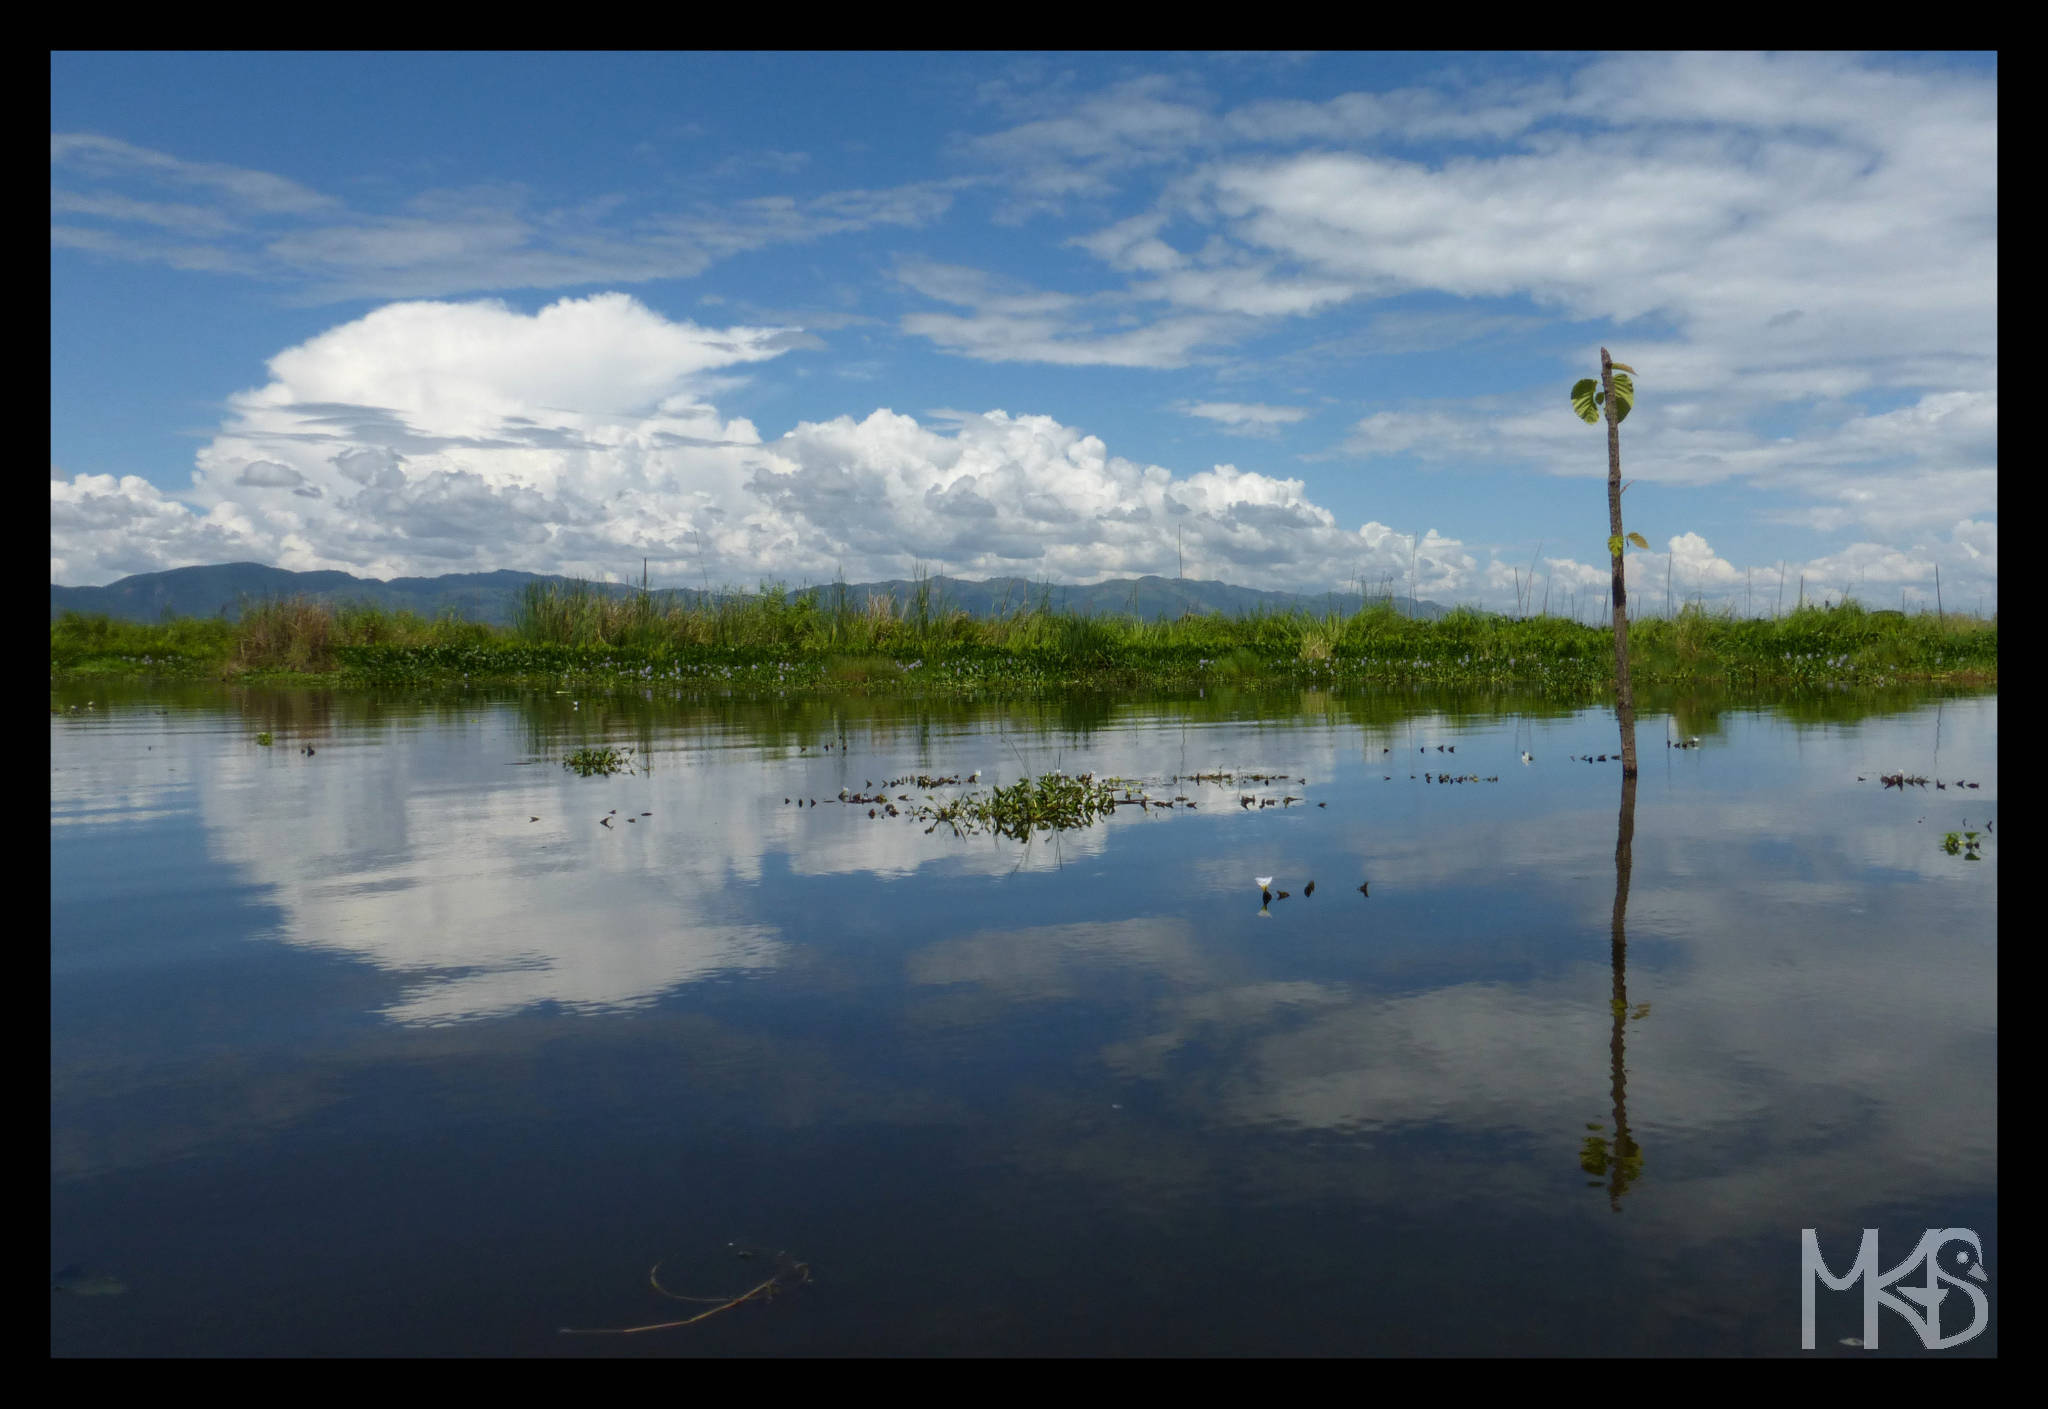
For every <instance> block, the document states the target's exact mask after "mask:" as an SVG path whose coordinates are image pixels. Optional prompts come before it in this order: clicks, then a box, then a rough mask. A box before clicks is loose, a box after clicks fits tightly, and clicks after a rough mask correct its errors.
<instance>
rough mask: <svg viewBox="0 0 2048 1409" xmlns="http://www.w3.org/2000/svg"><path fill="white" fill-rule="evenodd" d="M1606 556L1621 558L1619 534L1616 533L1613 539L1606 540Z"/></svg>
mask: <svg viewBox="0 0 2048 1409" xmlns="http://www.w3.org/2000/svg"><path fill="white" fill-rule="evenodd" d="M1607 556H1608V557H1610V558H1618V557H1620V556H1621V535H1620V534H1618V533H1617V534H1615V535H1614V537H1612V538H1610V539H1608V540H1607Z"/></svg>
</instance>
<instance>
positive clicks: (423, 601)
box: [50, 563, 1448, 626]
mask: <svg viewBox="0 0 2048 1409" xmlns="http://www.w3.org/2000/svg"><path fill="white" fill-rule="evenodd" d="M574 580H575V579H572V578H567V577H551V576H544V575H542V574H540V573H532V572H509V571H503V572H457V573H449V574H447V575H445V576H442V577H394V578H392V579H391V580H390V581H389V582H384V581H380V580H378V579H377V578H374V577H354V576H351V575H350V574H348V573H345V572H289V571H287V570H285V569H284V568H272V567H264V566H263V565H262V564H261V563H221V564H217V565H214V566H211V567H190V568H172V569H171V570H170V571H168V572H143V573H137V574H135V575H134V576H133V577H124V578H122V579H121V580H120V581H119V582H111V583H108V584H107V585H106V586H105V587H62V586H59V585H58V584H56V583H54V582H53V583H51V584H50V619H51V620H53V621H54V620H56V618H57V617H58V616H60V615H62V614H63V613H64V612H67V611H75V612H84V613H87V614H93V613H105V614H106V615H108V616H111V617H117V618H121V619H124V620H129V621H159V620H162V619H163V618H164V617H165V616H166V615H169V616H201V617H212V616H225V617H227V618H229V619H230V620H232V619H234V618H236V617H238V616H239V615H240V614H241V610H242V604H243V603H244V602H250V601H262V600H264V599H266V598H290V597H306V598H308V599H310V600H313V601H320V602H332V603H337V604H339V603H343V602H350V603H359V604H362V605H367V606H376V607H382V608H384V609H385V610H387V611H413V612H417V613H419V614H420V615H421V616H425V617H434V616H438V615H440V614H441V613H442V612H454V613H455V614H457V615H459V616H463V617H466V618H468V619H470V620H472V621H484V622H489V623H491V624H492V625H494V626H506V625H509V624H510V623H511V622H512V620H513V617H514V614H515V613H516V611H517V609H518V604H519V600H520V594H521V593H523V592H524V591H525V590H526V587H527V584H529V583H534V582H541V583H555V584H557V585H559V586H563V587H567V586H569V585H570V584H571V583H572V582H573V581H574ZM926 585H927V586H928V587H929V589H930V590H931V592H932V594H933V599H934V603H935V604H942V605H943V606H945V607H946V608H948V609H957V610H962V611H966V612H968V613H970V614H972V615H975V616H990V615H994V614H996V613H999V612H1003V611H1009V610H1015V609H1016V608H1017V607H1018V606H1019V605H1020V604H1026V603H1028V604H1031V605H1036V604H1037V603H1038V602H1040V601H1041V600H1048V601H1050V603H1051V605H1052V608H1053V610H1055V611H1070V612H1074V613H1077V614H1080V615H1086V616H1097V615H1116V616H1137V617H1140V618H1143V619H1145V620H1154V619H1158V618H1161V617H1178V616H1182V615H1184V614H1186V613H1189V612H1193V613H1196V614H1198V615H1201V614H1208V613H1218V614H1221V615H1224V616H1245V615H1249V614H1250V613H1253V612H1259V611H1265V612H1283V611H1291V610H1294V609H1295V608H1297V607H1299V608H1303V609H1306V610H1309V611H1314V612H1321V611H1326V610H1331V609H1334V610H1338V611H1355V610H1357V608H1358V606H1359V595H1358V593H1356V592H1324V593H1299V592H1266V591H1261V590H1260V589H1258V588H1256V587H1236V586H1232V585H1231V584H1229V583H1227V582H1200V581H1193V580H1190V579H1185V578H1174V577H1127V578H1117V579H1114V580H1112V581H1109V582H1097V583H1094V584H1092V585H1090V586H1087V587H1063V586H1059V585H1058V584H1053V585H1050V586H1048V585H1047V584H1044V583H1038V582H1032V581H1030V580H1029V579H1027V578H1022V577H995V578H990V579H988V580H987V581H985V582H970V581H966V580H964V579H961V578H957V577H934V578H931V579H930V580H929V582H928V583H927V584H926ZM591 586H592V587H593V588H594V589H595V590H597V591H599V592H605V593H610V594H612V595H614V596H625V595H627V594H628V593H632V592H636V591H638V590H639V589H638V588H637V587H635V586H629V585H626V584H623V583H615V582H614V583H593V584H591ZM917 586H918V584H916V583H914V582H906V581H902V580H900V579H897V580H892V581H888V582H849V583H848V584H846V592H847V596H848V598H849V600H850V601H851V602H852V604H853V605H854V606H855V607H856V608H859V607H861V606H864V605H865V604H866V602H867V599H868V598H869V597H873V596H891V595H893V596H894V597H895V598H896V600H897V601H899V602H908V601H909V600H910V599H911V595H912V593H913V592H915V591H916V589H917ZM790 590H791V591H792V592H796V591H800V590H803V589H802V588H800V587H793V588H791V589H790ZM824 590H825V592H826V593H827V594H828V596H829V594H831V593H833V592H835V591H836V590H837V584H836V583H828V584H825V586H824ZM656 591H657V592H658V593H659V594H661V595H664V596H669V597H672V598H673V599H674V600H676V601H678V602H679V603H684V604H690V603H696V602H699V601H702V600H704V599H706V598H707V597H711V598H717V597H722V596H730V595H732V594H729V593H706V592H703V591H700V590H698V589H696V588H688V587H679V588H657V589H656ZM742 595H747V594H742ZM1394 607H1395V609H1396V610H1397V611H1400V612H1402V613H1403V614H1404V615H1415V616H1423V617H1430V618H1434V617H1439V616H1442V615H1443V614H1444V613H1445V612H1446V611H1447V610H1448V608H1446V607H1444V606H1441V605H1440V604H1438V603H1436V602H1432V601H1429V600H1427V599H1424V600H1422V601H1420V602H1414V603H1411V602H1410V601H1409V599H1408V598H1406V597H1396V598H1394Z"/></svg>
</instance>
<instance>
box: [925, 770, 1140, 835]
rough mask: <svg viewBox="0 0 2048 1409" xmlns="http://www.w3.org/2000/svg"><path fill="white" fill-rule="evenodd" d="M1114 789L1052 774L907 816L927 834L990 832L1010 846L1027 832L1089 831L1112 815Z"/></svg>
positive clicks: (1087, 776)
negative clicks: (941, 829) (924, 823)
mask: <svg viewBox="0 0 2048 1409" xmlns="http://www.w3.org/2000/svg"><path fill="white" fill-rule="evenodd" d="M1116 805H1117V796H1116V789H1115V788H1113V787H1111V786H1110V785H1109V784H1108V783H1106V782H1097V781H1096V779H1095V775H1094V774H1092V773H1083V774H1081V775H1080V776H1078V777H1073V778H1069V777H1068V776H1067V775H1066V774H1064V773H1060V772H1052V773H1046V774H1043V775H1041V776H1039V777H1037V778H1023V779H1020V780H1018V781H1017V782H1015V783H1012V784H1010V786H1008V787H1007V788H1004V787H998V788H996V789H994V790H993V791H992V792H989V793H986V794H983V793H968V794H966V795H965V796H963V797H960V798H956V799H955V800H954V801H952V802H948V803H942V804H936V805H931V804H927V805H925V806H922V807H919V808H917V809H916V810H915V812H914V813H913V815H914V816H916V817H917V818H918V819H919V820H927V819H928V820H930V822H931V824H932V826H931V827H927V828H926V829H925V830H926V831H930V830H932V828H933V827H936V826H937V825H938V824H939V823H941V822H945V823H947V824H949V825H950V826H951V827H952V828H953V830H954V831H955V832H956V833H958V834H960V835H962V836H965V835H967V834H969V833H972V832H993V833H995V834H996V835H997V836H1003V837H1010V838H1012V839H1014V840H1016V841H1025V840H1028V839H1029V838H1030V836H1031V834H1032V833H1033V832H1063V831H1067V830H1069V829H1070V828H1075V827H1087V826H1092V825H1093V824H1094V822H1095V819H1096V818H1098V817H1103V816H1106V815H1108V814H1109V813H1111V812H1113V811H1115V810H1116Z"/></svg>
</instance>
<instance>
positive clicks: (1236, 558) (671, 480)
mask: <svg viewBox="0 0 2048 1409" xmlns="http://www.w3.org/2000/svg"><path fill="white" fill-rule="evenodd" d="M787 333H788V330H783V329H769V328H746V327H738V328H727V329H723V330H718V329H709V328H703V327H699V326H697V325H695V324H691V323H687V322H672V321H670V320H668V319H665V318H662V317H661V316H659V315H657V314H655V313H653V312H651V311H650V310H648V309H647V308H646V307H645V306H643V305H641V304H640V303H638V302H636V301H635V300H633V299H632V298H630V297H627V296H626V295H623V294H606V295H599V296H596V297H592V298H587V299H568V300H563V301H561V302H558V303H555V304H552V305H549V306H548V307H545V308H543V309H541V310H539V311H538V312H535V313H532V314H527V313H522V312H519V311H517V310H515V309H512V308H509V307H507V306H506V305H504V304H502V303H495V302H482V303H464V304H454V303H424V302H414V303H400V304H393V305H389V306H387V307H385V308H381V309H378V310H377V311H375V312H373V313H371V314H369V315H367V316H365V317H363V318H359V319H356V320H354V321H353V322H350V323H346V324H343V325H341V326H339V327H336V328H333V329H331V330H329V331H328V332H325V333H322V334H320V335H319V336H318V337H315V338H312V339H310V340H309V341H307V342H305V343H302V344H300V345H298V346H296V347H292V348H288V349H286V350H284V351H283V352H280V353H279V354H277V355H276V356H275V357H273V358H272V359H271V361H270V380H269V381H268V382H267V383H265V384H264V385H262V386H260V387H256V388H252V389H250V390H248V391H245V392H242V393H239V394H237V395H236V396H234V397H233V398H231V399H230V408H229V414H228V417H227V419H226V420H225V422H224V423H223V425H222V426H221V428H220V430H219V432H218V433H217V434H216V435H215V436H214V438H213V440H212V441H211V442H210V443H209V444H208V445H207V446H206V447H205V448H204V449H202V450H201V451H200V452H199V455H198V457H197V469H196V470H195V472H194V475H193V483H192V487H191V489H190V490H189V491H188V492H187V493H186V494H184V495H183V496H180V497H181V498H182V499H183V500H184V501H185V502H184V503H180V502H178V500H174V499H172V498H169V497H167V496H165V495H163V494H161V493H159V492H158V491H156V490H155V489H153V488H152V487H150V486H149V485H148V484H147V483H146V482H144V481H142V480H140V479H134V478H131V479H128V480H123V481H120V482H118V483H117V482H116V481H114V480H112V479H111V478H108V477H104V476H100V477H94V476H77V477H74V478H73V479H71V480H70V481H68V482H67V481H64V480H52V482H51V561H52V568H51V570H52V574H53V576H54V577H56V578H58V579H62V580H69V581H74V582H79V581H104V580H106V579H108V578H110V577H113V576H116V575H119V574H121V573H125V572H133V571H142V570H147V569H153V568H161V567H167V566H173V565H176V564H179V563H193V562H218V561H223V560H227V559H235V558H253V559H257V560H260V561H266V562H276V563H278V564H280V565H282V566H285V567H291V568H297V569H309V568H329V567H331V568H342V569H346V570H351V571H357V572H368V573H370V574H372V575H380V576H392V575H399V574H410V573H420V574H428V575H431V574H434V573H439V572H447V571H455V570H461V569H469V568H498V567H517V568H527V569H532V570H541V571H559V572H581V573H588V574H592V575H598V576H602V575H605V574H606V573H608V572H616V571H617V570H618V568H619V567H620V565H621V564H623V563H627V562H631V561H633V560H634V559H637V558H638V557H640V556H642V555H646V556H648V557H650V558H652V559H654V560H655V562H656V564H657V565H666V566H667V568H668V569H669V571H670V572H672V573H673V574H675V575H676V576H679V577H681V576H687V577H688V578H690V579H691V580H696V579H698V578H700V577H702V576H709V577H711V578H713V579H714V580H718V581H726V582H737V583H748V582H751V581H753V580H757V579H759V578H762V577H778V578H782V579H784V580H789V581H800V580H804V579H809V580H811V581H823V580H827V579H829V578H830V577H831V576H832V575H833V574H834V573H836V572H840V571H844V572H845V573H847V574H848V575H849V576H850V577H853V578H856V579H858V578H861V577H883V576H899V575H902V574H903V573H904V572H906V571H907V570H908V569H909V568H910V567H911V566H912V565H913V564H915V563H917V562H919V561H924V562H927V563H933V562H937V563H943V564H944V565H945V566H946V567H947V568H948V570H950V571H955V572H960V573H965V574H968V575H989V574H995V573H1026V574H1029V575H1033V576H1047V577H1051V578H1053V579H1056V580H1060V581H1069V582H1087V581H1095V580H1099V579H1100V578H1102V577H1105V576H1114V575H1120V574H1124V573H1140V572H1160V571H1170V570H1174V568H1175V567H1176V566H1177V565H1178V563H1179V562H1180V561H1182V559H1183V556H1184V560H1185V562H1186V563H1187V565H1188V567H1189V569H1190V570H1191V571H1195V572H1198V573H1199V574H1200V575H1204V576H1212V577H1223V578H1232V579H1236V580H1241V581H1255V582H1259V583H1261V584H1289V585H1296V586H1301V587H1307V588H1314V589H1326V588H1329V587H1333V586H1336V585H1339V584H1344V583H1349V582H1352V581H1354V580H1357V579H1358V578H1361V577H1363V578H1365V579H1366V580H1369V581H1370V580H1380V579H1383V578H1392V577H1398V578H1399V579H1400V580H1402V581H1407V580H1409V577H1410V574H1411V570H1412V572H1413V575H1414V576H1415V578H1416V579H1417V580H1418V581H1419V583H1420V585H1421V590H1423V591H1424V592H1425V593H1427V592H1430V591H1437V592H1443V593H1455V592H1456V591H1458V590H1459V589H1460V588H1461V587H1463V586H1464V585H1466V584H1467V583H1468V582H1469V581H1470V579H1471V576H1472V574H1473V571H1474V566H1475V563H1474V559H1473V558H1472V556H1471V554H1470V553H1468V552H1467V551H1465V549H1464V548H1463V546H1462V545H1461V544H1460V543H1458V542H1457V541H1456V540H1455V539H1451V538H1447V537H1444V536H1442V535H1440V534H1436V533H1434V532H1431V533H1429V534H1427V535H1425V536H1423V538H1422V539H1421V540H1420V541H1419V542H1418V541H1416V540H1415V539H1414V538H1413V537H1412V536H1411V535H1406V534H1400V533H1396V532H1394V531H1393V530H1391V529H1389V528H1387V527H1385V526H1384V525H1379V524H1366V525H1363V526H1361V527H1358V528H1354V529H1346V528H1343V527H1341V526H1339V525H1338V524H1337V522H1336V520H1335V517H1334V516H1333V515H1332V514H1331V513H1330V512H1329V511H1328V510H1327V509H1325V508H1323V507H1322V506H1320V505H1318V504H1316V503H1314V502H1312V501H1311V500H1310V498H1309V497H1308V492H1307V489H1306V486H1305V485H1304V484H1303V482H1302V481H1300V480H1298V479H1285V478H1276V477H1274V476H1271V475H1267V474H1262V473H1259V472H1256V471H1248V470H1241V469H1239V468H1237V467H1235V466H1232V465H1218V466H1214V467H1212V468H1210V469H1207V470H1203V471H1200V472H1196V473H1175V472H1173V471H1171V470H1168V469H1166V468H1164V467H1161V466H1158V465H1147V464H1140V463H1137V462H1134V461H1131V460H1127V459H1125V458H1123V457H1120V456H1116V455H1112V454H1111V453H1110V452H1109V449H1108V447H1107V446H1105V445H1104V444H1103V442H1102V441H1101V440H1100V439H1098V438H1096V437H1094V436H1091V435H1088V434H1086V433H1085V432H1083V431H1081V430H1079V429H1076V428H1074V427H1071V426H1067V425H1063V424H1061V423H1060V422H1058V421H1057V420H1055V419H1053V418H1052V417H1049V416H1034V415H1015V416H1013V415H1010V414H1008V413H1006V412H1003V411H989V412H986V413H951V415H950V416H949V418H948V420H949V424H948V425H947V427H946V429H944V430H939V429H934V428H932V427H929V426H924V425H920V424H919V423H918V422H917V421H916V420H914V419H913V418H911V417H909V416H904V415H898V414H896V413H894V412H891V411H888V410H878V411H875V412H873V413H871V414H869V415H867V416H866V417H865V418H862V419H855V418H854V417H852V416H841V417H838V418H836V419H834V420H831V421H826V422H805V423H802V424H800V425H798V426H797V427H796V428H795V429H793V430H791V431H789V432H788V433H787V434H785V435H783V436H782V437H780V438H779V439H777V440H774V441H771V442H763V441H762V440H761V438H760V436H759V435H758V434H757V432H756V431H755V429H754V427H753V426H752V425H751V424H750V423H749V422H746V421H744V420H726V419H724V418H722V417H721V416H720V414H719V413H718V411H717V410H716V409H715V407H713V406H712V405H710V404H709V402H708V400H707V399H706V398H705V396H704V395H703V389H704V387H705V386H706V384H707V383H708V382H709V381H710V380H711V379H712V378H714V377H716V376H719V375H729V374H730V370H731V369H733V368H735V367H739V366H743V365H745V364H748V363H752V362H758V361H761V360H764V359H767V358H772V357H775V356H777V355H778V354H779V351H780V350H781V349H782V348H783V347H784V346H787V345H788V338H787ZM1203 414H1210V415H1218V416H1222V417H1224V418H1225V419H1231V418H1235V419H1237V420H1239V421H1242V422H1245V423H1251V424H1255V423H1258V422H1259V421H1260V420H1262V419H1263V420H1265V421H1267V422H1273V421H1278V420H1284V419H1287V418H1290V417H1292V416H1295V415H1298V414H1300V413H1298V412H1296V411H1294V410H1293V409H1292V408H1284V407H1263V406H1223V405H1220V404H1218V405H1207V406H1205V407H1204V410H1203ZM307 490H311V491H317V493H318V494H319V496H320V497H319V498H317V499H316V498H310V497H307V496H306V495H305V494H304V493H303V491H307ZM287 491H294V492H287Z"/></svg>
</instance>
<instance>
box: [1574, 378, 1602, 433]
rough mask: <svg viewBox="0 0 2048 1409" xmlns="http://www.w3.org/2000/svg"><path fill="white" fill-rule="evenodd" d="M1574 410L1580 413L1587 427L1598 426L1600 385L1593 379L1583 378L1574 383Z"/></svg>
mask: <svg viewBox="0 0 2048 1409" xmlns="http://www.w3.org/2000/svg"><path fill="white" fill-rule="evenodd" d="M1572 410H1574V411H1576V412H1578V413H1579V419H1580V420H1582V421H1584V422H1585V423H1586V424H1587V425H1589V426H1591V425H1598V424H1599V421H1600V383H1598V382H1596V381H1594V380H1593V379H1592V378H1591V377H1582V378H1580V379H1579V380H1578V381H1576V382H1573V383H1572Z"/></svg>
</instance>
